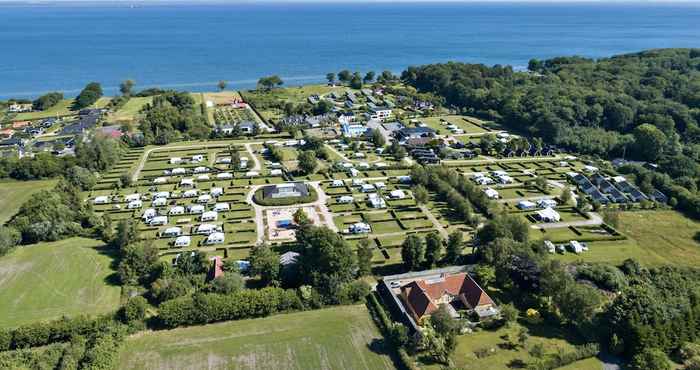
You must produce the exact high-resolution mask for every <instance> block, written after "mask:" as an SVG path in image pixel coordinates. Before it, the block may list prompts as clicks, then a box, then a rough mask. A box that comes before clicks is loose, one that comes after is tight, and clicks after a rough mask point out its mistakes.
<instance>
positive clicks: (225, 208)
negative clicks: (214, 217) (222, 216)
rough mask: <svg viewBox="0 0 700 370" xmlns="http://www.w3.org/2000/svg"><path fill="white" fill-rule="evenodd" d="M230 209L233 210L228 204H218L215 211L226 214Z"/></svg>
mask: <svg viewBox="0 0 700 370" xmlns="http://www.w3.org/2000/svg"><path fill="white" fill-rule="evenodd" d="M230 209H231V207H230V206H229V204H228V203H216V204H215V205H214V211H216V212H226V211H228V210H230Z"/></svg>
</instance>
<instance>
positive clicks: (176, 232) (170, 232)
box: [161, 226, 182, 238]
mask: <svg viewBox="0 0 700 370" xmlns="http://www.w3.org/2000/svg"><path fill="white" fill-rule="evenodd" d="M180 235H182V228H181V227H177V226H174V227H169V228H167V229H165V230H163V232H162V233H161V236H162V237H165V238H171V237H173V236H180Z"/></svg>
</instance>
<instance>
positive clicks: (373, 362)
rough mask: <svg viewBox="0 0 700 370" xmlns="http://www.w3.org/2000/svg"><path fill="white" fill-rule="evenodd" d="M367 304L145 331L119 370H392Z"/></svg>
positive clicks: (131, 341)
mask: <svg viewBox="0 0 700 370" xmlns="http://www.w3.org/2000/svg"><path fill="white" fill-rule="evenodd" d="M384 351H385V349H384V348H383V346H382V341H381V336H380V334H379V332H378V331H377V328H376V327H375V326H374V323H373V322H372V321H371V319H370V316H369V313H368V312H367V309H366V308H365V307H364V306H361V305H360V306H342V307H333V308H328V309H323V310H315V311H306V312H298V313H291V314H281V315H275V316H271V317H267V318H260V319H252V320H241V321H231V322H225V323H219V324H212V325H205V326H196V327H189V328H180V329H174V330H168V331H158V332H150V333H142V334H137V335H135V336H132V337H130V338H128V339H127V340H126V344H125V345H124V347H123V348H122V350H121V354H120V360H119V365H118V368H120V369H195V368H198V369H199V368H209V369H214V368H216V369H393V368H394V367H393V364H392V362H391V360H390V358H389V357H388V356H387V355H385V354H383V353H384Z"/></svg>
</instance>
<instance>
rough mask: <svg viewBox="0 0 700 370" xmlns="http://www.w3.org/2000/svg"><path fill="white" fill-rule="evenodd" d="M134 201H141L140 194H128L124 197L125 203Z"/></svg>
mask: <svg viewBox="0 0 700 370" xmlns="http://www.w3.org/2000/svg"><path fill="white" fill-rule="evenodd" d="M135 200H141V194H139V193H134V194H129V195H127V196H125V197H124V201H125V202H133V201H135Z"/></svg>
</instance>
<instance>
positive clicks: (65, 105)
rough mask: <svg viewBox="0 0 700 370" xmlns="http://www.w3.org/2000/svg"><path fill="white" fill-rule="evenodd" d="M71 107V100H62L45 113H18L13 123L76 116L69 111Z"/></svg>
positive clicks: (73, 112)
mask: <svg viewBox="0 0 700 370" xmlns="http://www.w3.org/2000/svg"><path fill="white" fill-rule="evenodd" d="M72 105H73V99H64V100H61V101H59V102H58V104H56V105H54V106H53V107H51V108H49V109H47V110H45V111H38V112H25V113H19V114H18V115H17V117H15V119H14V120H15V121H23V120H34V119H41V118H49V117H56V116H67V115H71V114H77V113H78V112H75V111H71V109H70V108H71V106H72Z"/></svg>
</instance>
